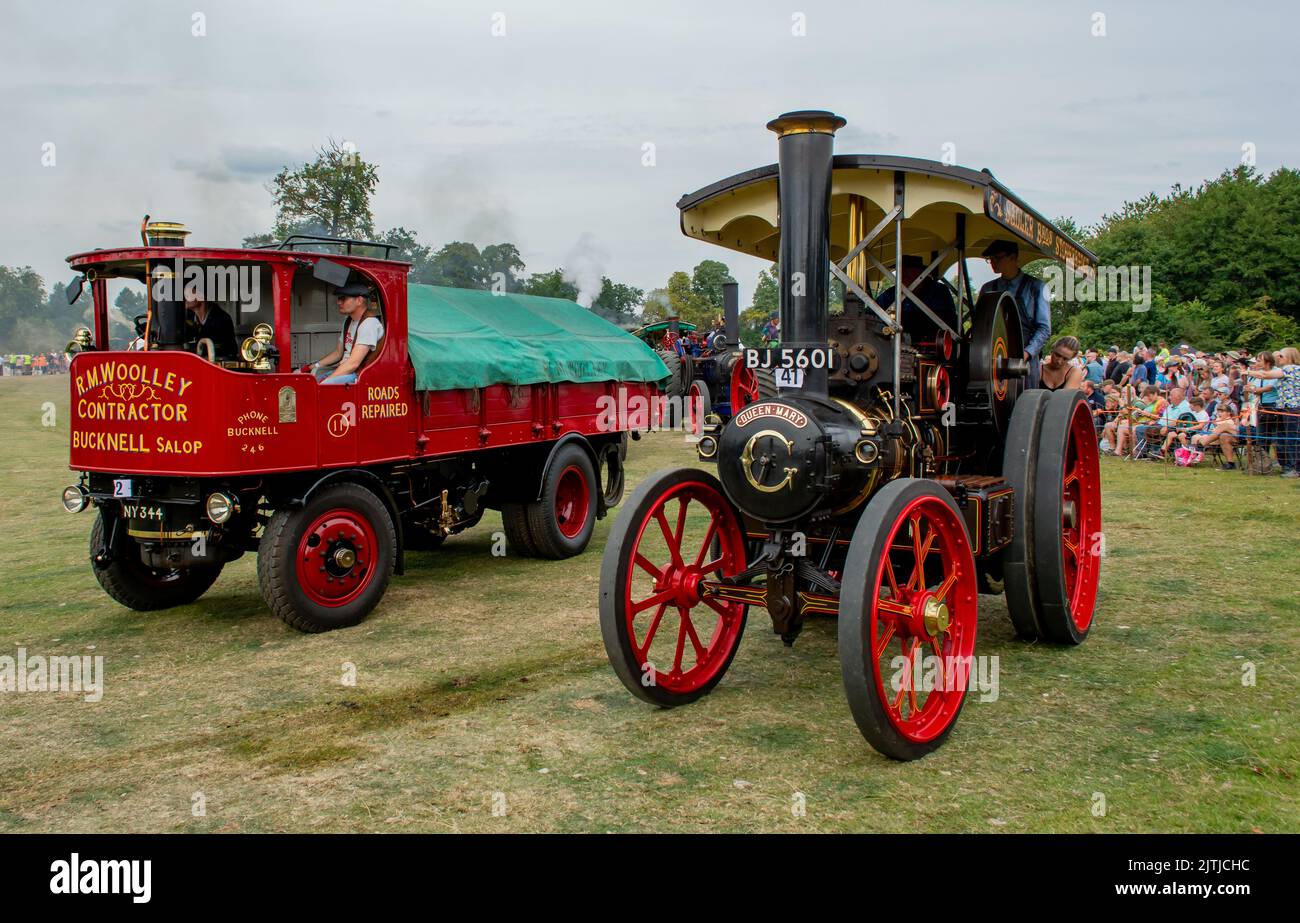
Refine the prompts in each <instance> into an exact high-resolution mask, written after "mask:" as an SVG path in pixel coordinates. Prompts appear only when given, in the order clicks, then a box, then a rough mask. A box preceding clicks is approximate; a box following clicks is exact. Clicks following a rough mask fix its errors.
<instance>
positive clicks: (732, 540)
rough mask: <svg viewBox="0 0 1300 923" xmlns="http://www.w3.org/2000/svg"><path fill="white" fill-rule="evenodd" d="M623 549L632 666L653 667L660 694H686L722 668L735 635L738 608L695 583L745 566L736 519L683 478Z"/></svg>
mask: <svg viewBox="0 0 1300 923" xmlns="http://www.w3.org/2000/svg"><path fill="white" fill-rule="evenodd" d="M628 553H629V555H630V559H631V562H632V563H631V566H630V567H629V568H628V574H627V583H626V585H625V586H624V588H623V611H624V616H623V618H624V620H625V624H626V625H627V637H628V641H629V643H630V644H631V645H632V652H633V655H634V656H635V657H636V662H637V667H638V669H639V670H640V672H641V675H642V677H643V678H644V677H647V676H649V675H651V668H652V669H653V682H654V683H655V685H657V686H659V687H660V688H661V689H664V690H665V691H667V692H671V693H675V694H684V693H689V692H693V691H695V690H696V689H699V688H700V687H701V686H703V685H705V684H706V683H708V682H709V681H710V680H711V679H713V678H714V677H715V676H717V675H718V673H719V672H720V671H721V670H723V669H724V668H725V667H726V665H727V663H728V662H729V661H730V659H731V654H732V651H733V650H734V649H735V646H736V644H737V642H738V641H739V640H740V632H741V627H742V625H743V623H744V621H743V620H744V615H745V605H744V604H743V603H737V602H730V601H724V600H718V599H713V598H711V597H707V596H703V595H702V593H701V587H700V585H701V583H703V582H704V581H705V580H707V579H714V580H716V579H717V578H718V577H721V576H731V575H734V574H738V573H740V572H741V571H742V570H744V568H745V536H744V533H743V532H742V531H741V528H740V523H739V521H738V520H737V518H736V515H735V513H734V512H733V511H732V509H731V506H730V505H729V504H728V503H727V500H726V498H725V497H723V496H722V494H721V493H719V492H718V491H716V490H714V489H713V488H712V487H710V486H709V485H707V484H703V483H700V482H697V481H688V482H686V483H683V484H678V485H677V486H675V487H673V488H672V489H671V490H669V491H667V492H665V493H664V494H663V495H661V496H660V497H658V498H657V499H656V500H655V503H654V505H653V506H652V507H651V508H650V509H649V511H648V512H647V513H646V515H645V518H644V519H643V520H642V522H641V525H640V528H638V529H637V532H636V539H635V540H634V541H633V543H632V546H631V548H630V549H629V552H628ZM674 622H675V623H676V632H674V631H673V630H672V628H673V623H674ZM638 628H640V631H639V632H638V630H637V629H638ZM665 667H667V669H665Z"/></svg>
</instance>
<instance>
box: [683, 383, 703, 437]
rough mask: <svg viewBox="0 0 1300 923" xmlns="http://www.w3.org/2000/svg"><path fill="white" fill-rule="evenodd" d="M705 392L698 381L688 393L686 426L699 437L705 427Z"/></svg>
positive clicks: (692, 384)
mask: <svg viewBox="0 0 1300 923" xmlns="http://www.w3.org/2000/svg"><path fill="white" fill-rule="evenodd" d="M703 410H704V390H703V385H701V384H700V382H698V381H693V382H691V387H690V390H689V391H687V392H686V425H687V426H688V427H689V428H690V432H692V433H694V434H695V435H697V436H698V435H699V434H700V432H701V430H702V429H703V427H704V414H703V412H702V411H703Z"/></svg>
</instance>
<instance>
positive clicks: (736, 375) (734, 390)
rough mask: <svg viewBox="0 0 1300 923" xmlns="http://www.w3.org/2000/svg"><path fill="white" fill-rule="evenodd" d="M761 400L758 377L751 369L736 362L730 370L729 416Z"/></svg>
mask: <svg viewBox="0 0 1300 923" xmlns="http://www.w3.org/2000/svg"><path fill="white" fill-rule="evenodd" d="M762 398H763V395H762V394H761V393H760V392H759V388H758V375H757V374H755V372H754V370H753V369H750V368H746V367H745V366H744V365H743V364H741V363H740V362H737V363H736V364H735V366H734V367H733V368H732V370H731V415H732V416H733V417H734V416H735V415H736V414H738V413H740V411H742V410H744V409H745V408H746V407H748V406H749V405H750V404H753V403H755V402H756V401H759V400H762Z"/></svg>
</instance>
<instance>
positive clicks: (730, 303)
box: [722, 282, 740, 349]
mask: <svg viewBox="0 0 1300 923" xmlns="http://www.w3.org/2000/svg"><path fill="white" fill-rule="evenodd" d="M722 329H723V332H724V333H725V334H726V335H727V346H728V347H729V348H733V349H734V348H735V347H736V346H738V345H740V286H739V285H738V284H737V283H735V282H723V283H722Z"/></svg>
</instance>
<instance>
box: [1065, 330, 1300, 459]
mask: <svg viewBox="0 0 1300 923" xmlns="http://www.w3.org/2000/svg"><path fill="white" fill-rule="evenodd" d="M1042 370H1043V371H1042V385H1043V386H1044V387H1049V388H1054V389H1056V388H1063V387H1064V388H1078V389H1080V390H1082V391H1083V393H1084V396H1085V397H1086V399H1087V401H1088V404H1089V405H1090V406H1091V407H1092V412H1093V418H1094V420H1095V423H1096V428H1097V437H1098V439H1099V447H1100V449H1101V451H1102V452H1103V453H1104V454H1108V455H1115V456H1118V457H1120V458H1124V459H1127V460H1131V461H1141V460H1148V459H1154V460H1165V459H1167V460H1171V461H1174V462H1176V463H1177V464H1179V465H1182V466H1190V465H1198V464H1217V465H1218V466H1220V467H1222V468H1226V469H1235V468H1244V469H1245V470H1247V471H1249V472H1250V473H1252V474H1271V473H1275V472H1280V473H1281V475H1282V477H1284V478H1297V477H1300V350H1297V349H1296V348H1295V347H1291V346H1288V347H1286V348H1283V349H1280V350H1277V351H1265V352H1261V353H1259V354H1258V355H1251V354H1249V353H1242V352H1237V351H1231V352H1202V351H1199V350H1196V349H1193V348H1192V347H1191V346H1189V345H1188V344H1186V343H1182V344H1179V345H1177V346H1175V347H1174V348H1173V349H1170V348H1168V346H1167V345H1166V344H1165V343H1163V342H1160V343H1157V344H1156V345H1155V346H1154V347H1152V346H1147V345H1146V344H1145V343H1141V342H1139V343H1137V344H1136V345H1135V346H1134V347H1133V349H1132V350H1125V349H1121V348H1120V347H1119V346H1110V347H1109V348H1106V349H1105V350H1104V351H1102V350H1098V349H1087V350H1082V349H1081V347H1080V344H1079V342H1078V340H1076V339H1074V338H1073V337H1069V336H1064V337H1059V338H1058V339H1057V340H1056V341H1055V342H1054V343H1053V344H1052V349H1051V353H1050V355H1049V356H1048V358H1047V359H1045V360H1044V361H1043V365H1042Z"/></svg>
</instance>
